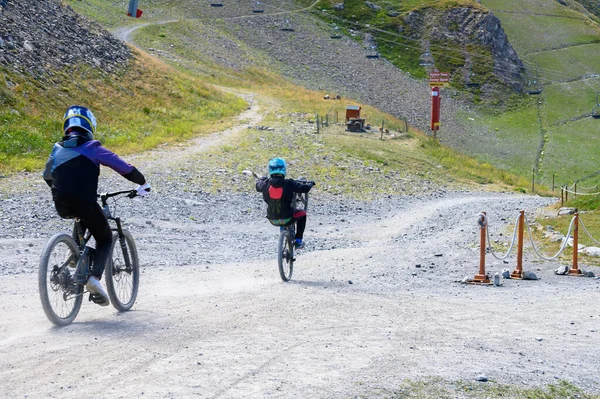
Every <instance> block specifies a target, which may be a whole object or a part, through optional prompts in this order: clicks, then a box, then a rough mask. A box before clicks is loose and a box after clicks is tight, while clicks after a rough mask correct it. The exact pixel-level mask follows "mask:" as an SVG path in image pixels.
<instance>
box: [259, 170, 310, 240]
mask: <svg viewBox="0 0 600 399" xmlns="http://www.w3.org/2000/svg"><path fill="white" fill-rule="evenodd" d="M286 172H287V165H286V163H285V160H283V159H282V158H273V159H271V160H270V161H269V177H261V178H260V179H258V181H257V182H256V191H258V192H261V193H262V194H263V200H264V201H265V202H266V203H267V219H269V221H270V222H271V223H272V224H274V225H276V226H284V225H287V224H290V223H294V222H296V223H297V228H296V240H295V243H294V247H295V248H297V249H301V248H304V241H302V236H303V234H304V229H305V228H306V211H304V210H298V209H293V208H292V199H293V198H294V193H308V192H309V191H310V189H311V188H312V187H313V186H314V185H315V182H314V181H309V182H303V181H299V180H294V179H286V178H285V176H286Z"/></svg>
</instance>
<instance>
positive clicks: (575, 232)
mask: <svg viewBox="0 0 600 399" xmlns="http://www.w3.org/2000/svg"><path fill="white" fill-rule="evenodd" d="M578 252H579V212H575V227H574V229H573V267H572V268H571V269H570V270H569V275H572V276H579V275H581V274H583V272H582V271H581V270H579V268H578V267H577V254H578Z"/></svg>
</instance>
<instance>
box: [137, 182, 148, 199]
mask: <svg viewBox="0 0 600 399" xmlns="http://www.w3.org/2000/svg"><path fill="white" fill-rule="evenodd" d="M135 190H136V191H137V195H139V196H140V197H143V196H144V195H148V194H150V184H148V183H147V182H146V183H144V184H142V185H141V186H138V187H137V188H136V189H135Z"/></svg>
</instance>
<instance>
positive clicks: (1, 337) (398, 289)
mask: <svg viewBox="0 0 600 399" xmlns="http://www.w3.org/2000/svg"><path fill="white" fill-rule="evenodd" d="M180 195H181V196H184V195H185V194H183V193H181V194H180ZM315 201H318V196H317V197H316V198H315ZM390 201H391V202H393V203H392V204H391V205H390V206H389V207H380V206H379V205H374V206H372V207H369V205H368V204H363V205H362V206H361V211H360V212H358V211H356V209H357V208H355V209H353V210H352V209H351V210H348V211H337V212H330V213H326V212H318V211H317V210H315V211H314V212H313V213H312V214H311V215H312V216H311V219H310V221H309V234H308V236H309V243H310V244H311V246H312V248H310V247H309V249H308V250H307V251H306V252H305V253H304V254H302V255H300V256H299V259H298V262H297V267H296V271H295V274H294V279H293V280H292V281H291V282H290V283H287V284H286V283H282V282H281V281H280V279H279V277H278V273H277V270H276V263H275V245H276V232H275V231H274V230H273V229H272V228H271V227H269V226H267V225H266V223H265V222H264V219H262V217H261V215H260V214H259V213H257V214H253V215H251V216H250V217H249V218H248V219H247V220H243V221H241V223H225V224H217V223H215V224H212V223H202V224H194V223H192V222H189V221H188V222H183V221H178V220H175V219H173V220H171V222H165V221H162V220H161V219H160V218H159V217H156V216H155V217H150V218H149V219H148V221H149V222H150V223H152V226H153V227H154V228H153V229H151V230H148V229H147V228H144V224H143V223H139V224H136V223H133V224H131V225H129V228H130V229H131V230H132V231H133V232H134V234H135V236H136V238H137V240H138V245H139V250H140V254H141V256H142V263H143V265H144V267H143V274H142V283H141V289H140V294H139V297H138V301H137V303H136V305H135V307H134V309H133V310H132V311H130V312H127V313H124V314H119V313H116V312H115V311H114V310H113V309H112V308H100V307H98V306H96V305H94V304H91V303H87V302H86V303H84V306H83V308H82V311H81V313H80V315H79V317H78V318H77V320H76V322H75V323H74V324H73V325H71V326H69V327H66V328H53V327H51V326H50V324H49V323H48V321H47V320H46V319H45V316H44V314H43V312H42V309H41V306H40V303H39V299H38V297H37V292H36V291H37V290H36V277H37V276H36V274H35V267H34V265H32V267H31V268H30V269H29V270H26V271H24V272H22V273H18V274H15V275H10V274H7V273H4V274H3V275H1V276H0V292H2V301H0V312H1V314H2V324H1V327H0V347H1V348H2V350H1V351H0V366H1V367H0V379H1V380H2V381H3V384H2V387H1V388H0V395H2V396H3V397H15V398H16V397H24V396H27V397H54V396H58V397H63V398H67V397H79V396H81V395H82V393H89V392H93V393H94V394H93V396H94V397H111V398H115V397H123V398H125V397H127V398H131V397H142V396H143V397H161V398H162V397H191V396H198V397H205V398H239V397H248V398H263V397H285V398H294V397H302V398H306V397H318V398H325V397H327V398H347V397H356V396H359V395H365V396H366V397H372V396H375V392H380V390H381V389H384V390H385V389H389V390H393V389H395V388H397V386H398V385H399V384H400V383H401V382H402V381H403V380H404V379H406V378H410V379H419V378H429V377H441V378H444V379H448V380H468V381H470V380H473V379H474V378H475V376H477V375H479V374H484V375H486V376H488V378H490V379H491V380H493V381H496V382H499V383H513V384H517V385H519V386H536V385H542V384H547V383H554V382H556V380H557V379H566V380H568V381H572V382H573V383H576V384H578V385H580V386H582V387H584V388H586V389H588V390H591V391H593V392H600V378H599V376H598V374H597V373H595V372H592V371H591V370H594V369H596V367H597V366H598V358H600V356H599V355H600V352H599V351H598V340H599V338H600V334H599V332H598V325H599V324H598V321H599V318H600V313H599V312H598V310H597V308H596V307H594V306H577V305H575V306H573V305H574V304H588V303H596V302H597V301H598V300H600V288H599V282H598V280H594V279H577V278H567V277H562V278H561V277H558V276H555V275H554V274H553V273H552V271H553V268H555V267H556V264H553V263H549V264H545V263H534V262H531V261H529V262H528V263H526V264H527V267H528V268H533V269H534V270H535V272H536V273H538V275H540V276H541V277H542V280H540V281H537V282H525V281H523V282H519V281H508V282H506V283H505V285H504V286H503V287H500V288H498V287H476V286H464V285H461V284H458V283H456V282H455V280H458V279H460V278H461V277H462V276H464V275H472V274H474V273H475V272H476V270H477V258H478V257H477V254H478V252H477V248H476V234H475V233H476V231H477V230H476V228H475V226H474V224H475V223H474V217H475V216H476V214H475V213H474V210H479V209H487V210H491V211H492V212H490V220H491V223H493V226H496V228H497V229H498V230H502V228H501V227H500V226H501V224H502V222H501V221H500V220H499V218H500V217H508V215H507V214H510V215H511V216H512V214H511V212H512V213H514V210H515V209H519V208H525V209H528V210H532V209H534V208H537V207H538V206H540V205H543V204H544V203H547V202H548V200H544V199H540V198H537V197H524V196H507V195H503V194H469V193H462V194H448V195H446V196H441V197H439V198H423V199H415V198H405V199H395V200H390ZM256 204H259V202H258V201H257V202H256ZM161 205H164V204H154V205H152V204H151V203H150V202H148V204H145V207H149V208H150V209H155V210H156V211H157V213H158V208H160V207H161ZM148 211H149V209H146V213H147V214H153V213H152V212H148ZM221 212H227V208H226V207H224V208H221ZM504 213H505V214H504ZM492 215H496V216H495V217H494V216H492ZM335 220H337V222H335ZM42 227H44V226H42ZM195 229H197V231H202V232H203V233H205V234H206V235H205V236H204V237H214V238H216V239H217V241H219V242H220V243H219V244H216V243H215V244H214V245H215V246H216V247H217V248H216V249H215V252H214V253H212V255H211V253H210V252H206V253H202V252H201V251H200V250H199V252H198V253H197V254H196V258H197V259H196V261H195V262H194V261H193V258H192V260H189V259H188V258H186V256H185V254H186V252H188V253H189V252H190V251H192V250H194V248H197V247H198V244H201V242H202V240H203V239H202V238H198V237H196V236H194V235H193V233H192V232H193V231H194V230H195ZM238 229H243V230H244V231H245V234H246V236H245V239H247V240H250V241H251V242H254V243H258V245H259V246H262V251H260V252H259V253H256V254H255V253H253V252H251V251H248V256H247V257H242V259H237V258H236V253H238V252H240V251H242V250H241V249H240V246H238V244H236V243H240V242H241V241H240V240H239V239H238V238H237V237H236V236H235V233H236V231H237V230H238ZM498 230H496V232H497V231H498ZM261 240H264V241H261ZM324 240H331V241H332V242H334V243H337V244H338V245H339V247H336V246H335V245H334V246H333V247H328V248H327V249H324V250H314V247H317V246H318V244H319V243H320V242H322V241H324ZM348 242H352V243H354V244H353V246H350V247H345V244H346V243H348ZM26 243H27V241H23V242H22V247H20V248H21V251H22V252H21V253H22V254H23V253H24V251H25V250H24V249H23V247H24V248H27V244H26ZM1 244H2V245H0V257H2V258H3V259H6V258H10V257H11V256H12V252H13V251H14V248H10V247H9V246H8V243H7V242H6V241H4V242H2V243H1ZM38 250H39V248H37V247H35V248H31V252H33V253H34V255H36V256H39V254H38ZM220 252H224V253H229V255H228V256H229V258H228V259H229V260H228V261H227V260H226V261H224V262H219V261H217V260H218V256H217V255H216V253H220ZM242 255H244V254H242ZM207 257H208V259H207ZM182 259H185V262H182V261H181V260H182ZM211 260H212V261H211ZM207 261H208V263H207ZM488 261H489V260H488ZM182 263H183V264H182ZM417 265H419V267H417ZM511 266H512V265H511ZM503 267H507V266H506V265H504V264H502V263H500V264H498V262H493V261H491V263H490V264H489V270H490V271H491V272H494V271H498V270H500V269H501V268H503ZM586 370H590V371H589V372H586Z"/></svg>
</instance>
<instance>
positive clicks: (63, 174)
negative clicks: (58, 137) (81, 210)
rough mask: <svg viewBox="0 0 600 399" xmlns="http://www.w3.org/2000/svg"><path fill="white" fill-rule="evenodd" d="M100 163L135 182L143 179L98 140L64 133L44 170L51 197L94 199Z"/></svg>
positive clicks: (71, 199) (77, 199) (57, 199)
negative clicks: (50, 189)
mask: <svg viewBox="0 0 600 399" xmlns="http://www.w3.org/2000/svg"><path fill="white" fill-rule="evenodd" d="M100 165H105V166H108V167H109V168H111V169H113V170H115V171H116V172H117V173H119V174H120V175H122V176H123V177H125V178H126V179H128V180H130V181H132V182H134V183H137V184H144V183H145V182H146V179H145V178H144V175H142V174H141V173H140V172H139V171H138V170H137V169H136V168H135V167H133V166H131V165H130V164H128V163H127V162H125V161H123V160H122V159H121V158H119V157H118V156H117V155H116V154H115V153H113V152H112V151H110V150H107V149H106V148H104V147H102V144H100V142H99V141H97V140H88V139H86V138H84V137H81V136H77V135H67V136H65V137H63V140H62V141H61V142H59V143H56V144H54V148H52V153H51V154H50V156H49V157H48V161H47V162H46V169H45V170H44V180H45V181H46V183H47V184H48V185H49V186H50V187H52V197H53V199H54V200H55V201H67V202H75V203H96V201H97V200H96V192H97V191H98V176H99V174H100Z"/></svg>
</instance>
